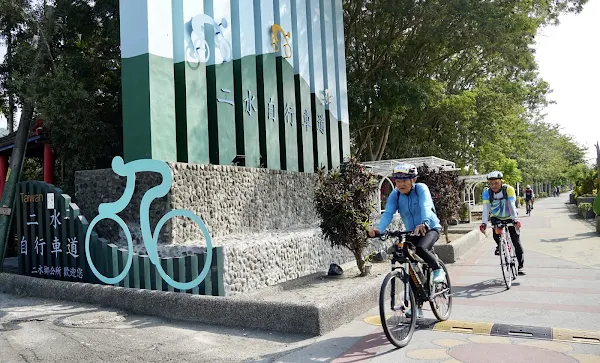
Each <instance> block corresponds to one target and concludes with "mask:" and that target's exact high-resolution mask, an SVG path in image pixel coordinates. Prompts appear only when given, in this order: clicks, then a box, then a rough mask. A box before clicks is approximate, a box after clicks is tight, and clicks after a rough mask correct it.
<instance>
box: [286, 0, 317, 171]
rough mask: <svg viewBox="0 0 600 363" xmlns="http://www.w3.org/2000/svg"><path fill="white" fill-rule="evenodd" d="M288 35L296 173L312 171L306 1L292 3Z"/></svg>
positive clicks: (311, 126) (313, 165)
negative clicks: (291, 52)
mask: <svg viewBox="0 0 600 363" xmlns="http://www.w3.org/2000/svg"><path fill="white" fill-rule="evenodd" d="M291 5H292V36H293V50H294V57H293V59H294V89H295V94H296V110H297V112H296V123H297V132H298V135H297V136H298V143H297V144H298V163H299V170H300V171H304V172H313V171H314V169H315V163H314V154H313V134H312V128H313V122H312V106H311V101H310V84H309V82H310V64H309V55H310V54H309V53H308V28H307V23H306V0H292V1H291Z"/></svg>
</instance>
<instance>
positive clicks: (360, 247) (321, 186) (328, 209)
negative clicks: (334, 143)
mask: <svg viewBox="0 0 600 363" xmlns="http://www.w3.org/2000/svg"><path fill="white" fill-rule="evenodd" d="M377 189H378V183H377V179H376V178H375V176H374V175H373V174H371V173H370V172H368V171H366V170H365V168H364V166H362V165H360V164H359V162H358V160H357V159H354V158H349V159H346V160H345V161H344V162H343V163H342V164H341V165H340V167H339V169H338V170H332V171H330V172H328V173H326V172H325V171H324V169H320V170H319V171H318V173H317V181H316V187H315V195H314V203H315V209H316V211H317V214H318V215H319V217H320V218H321V224H320V227H321V231H322V232H323V236H324V237H325V239H326V240H328V241H330V242H331V246H332V247H333V246H341V247H345V248H347V249H348V250H350V252H352V254H353V255H354V258H355V259H356V265H357V267H358V269H359V271H360V273H361V275H362V276H365V275H366V273H365V268H364V264H365V261H364V260H363V257H362V255H363V252H364V249H365V248H366V247H367V246H368V242H367V233H366V227H368V225H369V222H370V216H371V214H372V212H373V208H376V206H375V204H374V199H375V198H374V197H375V196H376V194H375V193H376V192H377Z"/></svg>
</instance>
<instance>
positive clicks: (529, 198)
mask: <svg viewBox="0 0 600 363" xmlns="http://www.w3.org/2000/svg"><path fill="white" fill-rule="evenodd" d="M523 194H525V204H527V203H531V209H533V201H534V200H535V193H534V192H533V189H531V185H527V188H525V193H523Z"/></svg>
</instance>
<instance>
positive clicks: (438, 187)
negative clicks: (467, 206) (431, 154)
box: [418, 165, 465, 243]
mask: <svg viewBox="0 0 600 363" xmlns="http://www.w3.org/2000/svg"><path fill="white" fill-rule="evenodd" d="M418 172H419V179H418V181H419V182H421V183H423V184H425V185H427V187H428V188H429V191H430V193H431V196H432V197H433V204H434V205H435V210H436V214H437V216H438V218H439V219H440V223H441V225H442V232H443V233H444V236H445V237H446V243H450V240H449V238H448V222H449V221H450V220H451V219H452V218H454V217H456V216H457V215H458V212H459V210H460V206H461V200H460V193H461V192H462V190H463V189H464V187H465V183H464V182H461V181H459V179H458V172H456V171H443V170H442V169H441V168H440V169H439V170H437V171H436V170H433V169H430V168H429V166H428V165H423V166H420V167H419V168H418Z"/></svg>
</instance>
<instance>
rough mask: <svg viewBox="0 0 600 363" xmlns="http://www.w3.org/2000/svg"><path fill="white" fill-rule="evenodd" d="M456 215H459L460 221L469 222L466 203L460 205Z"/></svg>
mask: <svg viewBox="0 0 600 363" xmlns="http://www.w3.org/2000/svg"><path fill="white" fill-rule="evenodd" d="M458 215H459V217H460V220H461V221H467V220H469V204H468V203H462V204H461V205H460V209H459V210H458Z"/></svg>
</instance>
